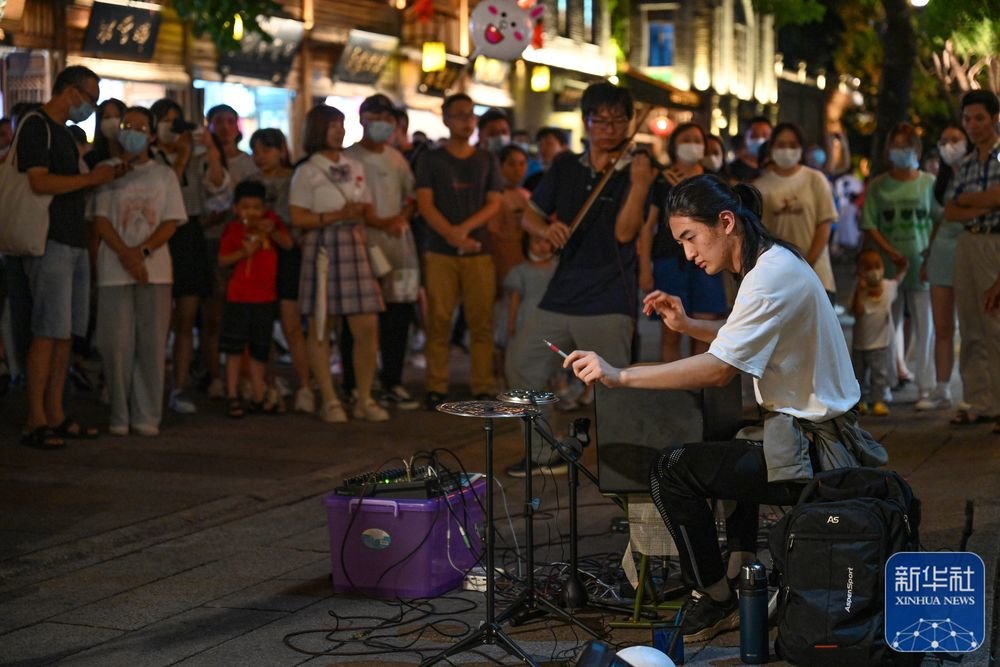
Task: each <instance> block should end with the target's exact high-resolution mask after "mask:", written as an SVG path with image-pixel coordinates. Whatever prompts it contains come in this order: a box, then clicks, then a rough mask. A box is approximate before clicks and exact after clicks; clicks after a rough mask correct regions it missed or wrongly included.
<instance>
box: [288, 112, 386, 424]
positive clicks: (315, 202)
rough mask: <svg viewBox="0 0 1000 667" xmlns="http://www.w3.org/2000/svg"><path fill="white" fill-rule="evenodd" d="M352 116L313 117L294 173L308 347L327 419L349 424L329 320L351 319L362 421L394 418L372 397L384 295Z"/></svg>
mask: <svg viewBox="0 0 1000 667" xmlns="http://www.w3.org/2000/svg"><path fill="white" fill-rule="evenodd" d="M343 143H344V114H343V113H341V112H340V111H338V110H337V109H335V108H333V107H331V106H327V105H325V104H321V105H318V106H316V107H313V109H312V110H311V111H310V112H309V113H308V114H307V115H306V127H305V151H306V155H307V157H306V158H305V159H304V160H303V161H302V162H300V163H299V165H298V167H297V168H296V170H295V174H294V175H293V176H292V184H291V192H290V195H289V203H290V211H291V218H292V225H293V226H295V227H298V228H300V229H301V230H302V231H303V234H302V237H301V240H300V243H301V246H302V273H301V274H300V278H299V309H300V310H301V312H302V314H303V315H305V316H306V317H308V318H309V327H308V330H307V334H306V348H307V351H308V353H309V364H310V366H311V367H312V372H313V375H314V376H315V377H316V379H317V381H318V382H319V388H320V393H321V394H322V396H323V407H322V409H321V410H320V416H321V417H322V419H323V420H324V421H327V422H345V421H347V413H346V412H345V411H344V408H343V406H342V405H341V404H340V400H339V399H338V398H337V394H336V392H335V391H334V388H333V378H332V377H331V376H330V335H329V328H328V325H329V321H330V318H332V317H336V316H344V318H345V319H346V320H347V326H349V327H350V328H351V334H352V335H353V336H354V368H355V373H356V375H357V385H358V401H357V403H356V404H355V406H354V417H355V419H367V420H369V421H386V420H387V419H389V414H388V413H387V412H386V411H385V410H383V409H382V408H381V407H380V406H379V405H378V404H377V403H375V401H374V399H373V398H372V392H371V390H372V381H373V380H374V378H375V366H376V350H377V348H378V313H379V312H381V311H382V310H384V309H385V305H384V304H383V302H382V292H381V290H380V288H379V284H378V281H377V280H376V278H375V276H374V274H373V272H372V269H371V266H370V265H369V262H368V242H367V238H366V235H365V224H366V223H369V222H370V221H371V220H373V219H374V210H373V207H372V205H371V192H370V191H369V189H368V184H367V183H366V182H365V176H364V173H365V172H364V168H363V167H362V166H361V164H359V163H357V162H355V161H353V160H350V159H348V158H346V157H344V156H343V155H342V150H343Z"/></svg>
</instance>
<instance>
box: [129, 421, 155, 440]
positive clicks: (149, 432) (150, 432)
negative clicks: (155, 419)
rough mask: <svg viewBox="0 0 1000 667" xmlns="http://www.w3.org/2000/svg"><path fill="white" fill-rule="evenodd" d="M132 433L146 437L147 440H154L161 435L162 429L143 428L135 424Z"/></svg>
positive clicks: (153, 427)
mask: <svg viewBox="0 0 1000 667" xmlns="http://www.w3.org/2000/svg"><path fill="white" fill-rule="evenodd" d="M132 432H133V433H137V434H138V435H144V436H146V437H147V438H153V437H156V436H158V435H160V429H159V427H157V426H143V425H141V424H133V425H132Z"/></svg>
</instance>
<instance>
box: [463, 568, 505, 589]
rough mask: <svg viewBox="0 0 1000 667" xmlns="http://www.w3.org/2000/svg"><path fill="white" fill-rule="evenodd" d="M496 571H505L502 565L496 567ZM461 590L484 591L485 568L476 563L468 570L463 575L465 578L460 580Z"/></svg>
mask: <svg viewBox="0 0 1000 667" xmlns="http://www.w3.org/2000/svg"><path fill="white" fill-rule="evenodd" d="M496 573H497V574H498V575H501V576H502V575H504V574H506V572H505V571H504V569H503V568H502V567H498V568H496ZM462 590H463V591H475V592H477V593H485V592H486V568H484V567H482V566H479V565H477V566H476V567H474V568H472V569H471V570H469V572H468V574H466V575H465V579H464V580H463V581H462Z"/></svg>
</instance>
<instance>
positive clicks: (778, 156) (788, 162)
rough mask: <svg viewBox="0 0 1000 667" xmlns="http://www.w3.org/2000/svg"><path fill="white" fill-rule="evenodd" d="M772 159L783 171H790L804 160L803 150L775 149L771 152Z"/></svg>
mask: <svg viewBox="0 0 1000 667" xmlns="http://www.w3.org/2000/svg"><path fill="white" fill-rule="evenodd" d="M771 159H772V160H774V164H776V165H778V166H779V167H781V168H782V169H790V168H792V167H794V166H795V165H797V164H798V163H799V162H800V161H801V160H802V149H801V148H775V149H774V150H773V151H771Z"/></svg>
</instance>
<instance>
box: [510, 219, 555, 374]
mask: <svg viewBox="0 0 1000 667" xmlns="http://www.w3.org/2000/svg"><path fill="white" fill-rule="evenodd" d="M522 247H523V249H524V254H525V256H526V257H527V258H528V260H527V261H525V262H521V263H520V264H518V265H517V266H515V267H514V268H512V269H511V270H510V271H509V272H508V273H507V277H506V278H504V283H503V285H504V290H505V291H506V293H507V304H508V305H507V318H506V319H507V325H506V333H507V340H508V343H509V347H508V354H507V359H506V360H505V366H506V368H507V369H508V370H507V371H506V375H507V376H510V374H511V371H512V370H514V369H516V368H517V367H518V366H517V364H519V363H522V362H521V359H520V355H519V354H518V350H519V349H521V348H522V347H523V346H525V345H542V344H543V343H542V342H541V341H525V340H519V339H518V338H517V332H518V331H520V330H522V329H523V328H524V323H525V321H527V319H528V318H529V317H531V316H532V315H533V314H534V313H535V312H537V310H538V304H539V302H541V300H542V296H543V295H544V294H545V290H546V288H548V286H549V281H550V280H551V279H552V274H553V273H555V271H556V263H557V260H556V259H555V257H554V254H553V248H552V244H551V243H550V242H549V241H548V240H546V239H541V238H536V237H534V236H531V235H530V234H525V235H524V239H523V241H522ZM518 388H520V387H515V389H518Z"/></svg>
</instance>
